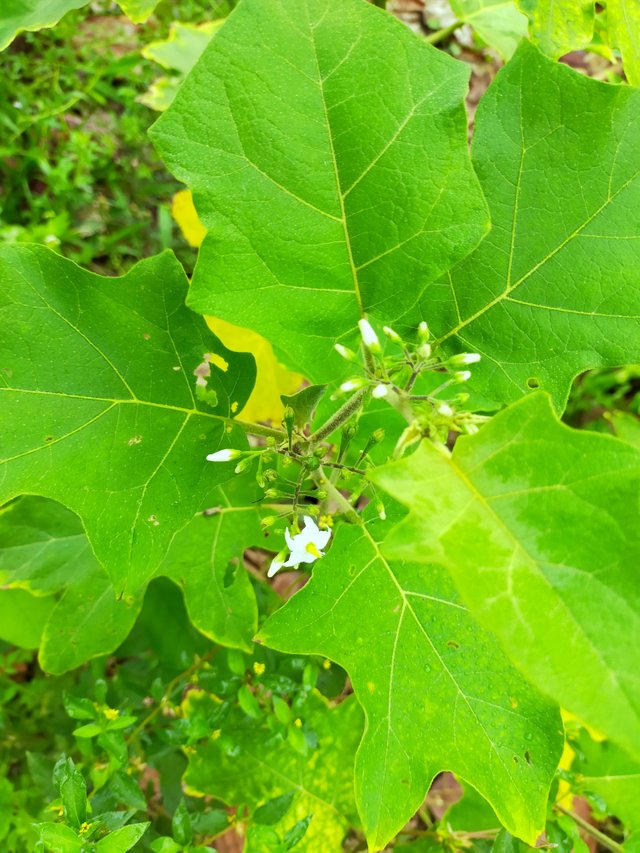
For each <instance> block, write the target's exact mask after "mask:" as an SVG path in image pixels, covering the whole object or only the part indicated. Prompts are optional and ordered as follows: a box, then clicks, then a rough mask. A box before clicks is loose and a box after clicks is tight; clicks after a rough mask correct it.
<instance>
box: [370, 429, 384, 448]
mask: <svg viewBox="0 0 640 853" xmlns="http://www.w3.org/2000/svg"><path fill="white" fill-rule="evenodd" d="M371 441H372V442H373V443H374V444H380V442H381V441H384V430H383V429H382V427H380V428H379V429H376V430H374V431H373V432H372V433H371Z"/></svg>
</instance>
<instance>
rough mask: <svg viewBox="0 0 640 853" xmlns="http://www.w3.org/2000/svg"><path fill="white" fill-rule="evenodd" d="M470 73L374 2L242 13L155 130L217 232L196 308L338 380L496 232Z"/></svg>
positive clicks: (268, 0)
mask: <svg viewBox="0 0 640 853" xmlns="http://www.w3.org/2000/svg"><path fill="white" fill-rule="evenodd" d="M390 56H394V57H396V58H397V60H396V61H395V62H394V63H393V64H390V63H389V61H388V57H390ZM382 69H384V73H382ZM468 74H469V72H468V69H467V68H465V67H464V66H463V65H462V64H461V63H458V62H456V61H454V60H452V59H451V58H450V57H449V56H447V55H445V54H443V53H440V52H438V51H437V50H435V49H434V48H432V47H431V46H430V45H427V44H425V43H424V42H423V41H421V40H419V39H417V38H416V37H415V35H413V34H412V33H411V32H410V31H409V30H408V29H407V28H406V27H405V26H404V25H402V24H401V23H400V22H399V21H397V20H395V19H394V18H392V17H391V16H390V15H388V14H387V13H385V12H383V11H381V10H380V9H377V8H375V7H373V6H371V5H370V4H367V3H364V2H362V0H242V2H241V3H240V4H239V6H238V7H237V8H236V10H235V11H234V12H233V14H232V15H231V16H230V17H229V19H228V20H227V21H226V23H225V24H224V26H223V27H222V28H221V29H220V31H219V32H218V33H216V35H215V36H214V38H213V39H212V41H211V43H210V44H209V46H208V48H207V49H206V50H205V52H204V53H203V55H202V57H201V58H200V60H199V61H198V63H197V64H196V66H195V67H194V69H193V70H192V71H191V73H190V74H189V76H188V78H187V79H186V80H185V83H184V85H183V86H182V87H181V89H180V91H179V92H178V94H177V96H176V98H175V100H174V102H173V104H172V105H171V107H170V108H169V109H168V110H167V111H166V112H165V113H164V114H163V115H162V116H161V117H160V118H159V119H158V121H157V122H156V124H155V125H154V126H153V128H152V129H151V136H152V139H153V140H154V142H155V144H156V146H157V148H158V150H159V151H160V153H161V155H162V157H163V159H164V160H165V162H166V163H167V165H168V167H169V168H170V169H171V171H172V172H173V173H174V174H175V175H176V176H177V177H178V178H179V179H180V180H182V181H184V182H185V183H186V184H187V185H188V186H189V187H190V188H191V189H192V190H193V192H194V200H195V204H196V208H197V210H198V213H199V215H200V218H201V219H202V222H203V223H204V225H205V226H206V227H207V228H208V230H209V233H208V235H207V237H205V240H204V243H203V245H202V248H201V250H200V255H199V259H198V264H197V267H196V271H195V274H194V279H193V283H192V286H191V290H190V292H189V297H188V301H189V304H190V305H191V306H192V307H193V308H194V309H195V310H197V311H199V312H201V313H203V314H213V315H215V316H217V317H220V318H222V319H224V320H227V321H231V322H233V323H238V324H240V325H243V326H249V327H251V328H252V329H254V330H256V331H258V332H259V333H260V334H262V335H263V336H264V337H266V338H267V339H268V340H270V341H271V343H272V344H273V345H274V347H275V348H276V351H277V353H278V354H280V355H281V356H282V357H283V358H284V360H285V361H286V363H287V364H289V365H290V366H295V367H296V369H299V370H300V371H301V372H302V373H304V375H305V376H307V377H309V378H310V379H311V380H313V381H317V382H322V381H323V380H324V381H326V380H329V379H334V378H335V374H336V372H340V371H343V370H344V366H343V364H342V363H341V361H340V359H339V357H338V356H337V355H336V354H335V353H334V351H333V343H334V342H335V339H336V337H344V336H349V335H355V334H356V324H357V321H358V319H359V317H361V316H362V315H363V314H365V313H370V314H371V315H373V316H377V317H379V318H381V319H383V320H384V321H385V322H388V321H391V320H393V319H394V318H395V317H398V316H399V315H400V314H401V313H403V311H405V310H406V309H407V307H409V306H410V305H412V304H414V303H415V302H416V300H417V298H418V297H419V295H420V293H421V292H422V291H423V290H424V288H425V287H426V285H427V284H428V283H429V282H430V281H433V280H434V279H436V278H437V277H438V276H439V275H441V274H442V273H443V272H444V271H445V270H447V269H448V268H449V267H450V266H451V264H452V263H454V262H455V261H457V260H459V259H460V258H462V257H464V255H466V254H467V253H468V252H469V251H470V250H471V249H472V248H473V247H474V246H475V245H476V244H477V242H478V240H479V239H480V238H481V237H482V235H483V234H484V233H485V231H486V227H487V217H486V208H485V204H484V200H483V198H482V194H481V193H480V190H479V188H478V185H477V180H476V177H475V175H474V173H473V170H472V168H471V164H470V161H469V157H468V152H467V145H466V119H465V110H464V97H465V94H466V91H467V81H468Z"/></svg>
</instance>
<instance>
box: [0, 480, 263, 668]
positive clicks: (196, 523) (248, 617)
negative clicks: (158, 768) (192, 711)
mask: <svg viewBox="0 0 640 853" xmlns="http://www.w3.org/2000/svg"><path fill="white" fill-rule="evenodd" d="M243 480H244V481H243ZM253 491H254V490H253V489H252V488H248V487H247V482H246V478H243V479H236V480H234V481H233V482H232V483H231V484H230V485H229V486H225V487H224V488H223V487H218V489H216V490H215V492H214V495H213V497H214V499H215V506H212V508H211V509H210V510H209V511H208V512H207V514H205V515H198V516H196V517H194V518H193V520H192V521H191V522H190V523H189V524H187V526H186V527H185V528H184V529H183V530H181V531H180V532H179V533H178V534H177V535H176V536H175V538H174V540H173V542H172V543H171V545H170V547H169V549H168V552H167V554H166V557H165V559H164V560H163V561H162V563H161V564H160V566H159V567H158V569H157V571H156V572H155V575H154V576H155V577H158V576H164V577H168V578H171V580H173V581H174V582H175V583H176V584H177V585H178V586H179V587H180V588H181V589H182V591H183V593H184V598H185V604H186V607H187V611H188V613H189V617H190V619H191V621H192V622H193V624H194V625H195V626H196V628H198V630H199V631H201V632H202V633H203V634H205V635H206V636H208V637H210V638H211V639H213V640H214V641H215V642H218V643H222V644H223V645H226V646H231V647H235V648H241V649H244V650H246V651H251V648H252V644H251V639H252V637H253V635H254V633H255V631H256V628H257V624H258V612H257V605H256V599H255V595H254V593H253V589H252V587H251V583H250V581H249V578H248V576H247V573H246V572H245V570H244V568H243V567H242V564H241V558H242V549H243V547H246V546H248V545H250V544H252V543H260V542H261V541H262V540H263V539H264V537H263V534H262V531H261V528H260V523H259V522H260V519H259V515H258V512H257V510H256V509H255V508H254V507H253V506H251V501H252V499H253V498H254V497H255V495H254V494H253ZM232 504H234V505H232ZM0 584H1V585H2V590H0V607H2V606H3V602H4V600H5V599H6V601H7V606H9V605H10V604H12V606H13V608H14V610H16V611H17V612H18V613H19V612H20V610H21V607H22V608H24V607H29V608H30V609H29V611H28V612H29V613H31V614H32V618H30V625H29V631H30V633H28V634H26V635H25V636H28V637H30V638H31V639H30V640H29V641H27V642H24V641H21V640H19V639H14V640H13V642H15V643H16V644H18V645H22V646H27V647H33V648H35V647H37V646H38V644H40V653H39V660H40V664H41V666H42V668H43V669H44V670H45V671H46V672H50V673H60V672H65V671H66V670H69V669H73V668H74V667H76V666H80V664H82V663H84V662H85V661H87V660H89V659H90V658H92V657H96V656H98V655H104V654H109V653H111V652H113V651H114V650H115V649H116V648H117V647H118V646H119V645H120V643H122V642H123V640H124V639H125V638H126V636H127V634H128V633H129V631H130V630H131V628H132V627H133V624H134V622H135V620H136V618H137V616H138V614H139V613H140V609H141V607H142V602H143V597H144V592H145V588H146V584H145V585H144V586H142V587H139V588H137V589H136V590H135V591H134V592H133V593H131V594H129V595H126V596H120V597H116V592H115V590H114V587H113V584H112V583H111V581H110V579H109V577H108V575H107V574H106V572H105V571H104V569H103V568H102V567H101V566H100V564H99V563H98V561H97V560H96V558H95V557H94V555H93V553H92V551H91V548H90V547H89V542H88V540H87V537H86V536H85V534H84V531H83V529H82V524H81V523H80V519H79V518H78V517H77V516H76V515H74V514H73V513H72V512H70V511H69V510H68V509H66V508H65V507H63V506H62V505H60V504H58V503H56V502H55V501H51V500H48V499H47V498H39V497H34V496H26V497H24V498H21V499H20V500H18V501H15V502H13V503H12V504H11V505H10V506H9V507H7V508H6V509H5V510H4V512H2V513H1V514H0ZM18 594H20V595H23V596H25V599H26V601H25V602H24V604H22V603H21V602H20V601H17V602H16V600H15V596H16V595H18ZM11 596H13V603H12V601H11V600H10V597H11ZM35 607H39V611H38V613H39V612H42V617H41V619H40V620H39V628H38V633H37V634H35V633H34V630H35V627H34V625H35V623H38V619H36V618H35V617H36V615H37V614H34V613H33V609H34V608H35ZM24 612H25V611H24V610H23V613H24ZM40 634H41V636H40Z"/></svg>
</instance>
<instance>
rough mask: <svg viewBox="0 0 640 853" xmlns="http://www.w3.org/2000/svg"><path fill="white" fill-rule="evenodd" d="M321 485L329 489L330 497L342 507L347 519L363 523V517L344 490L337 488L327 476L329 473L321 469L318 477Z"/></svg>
mask: <svg viewBox="0 0 640 853" xmlns="http://www.w3.org/2000/svg"><path fill="white" fill-rule="evenodd" d="M317 480H318V483H319V485H321V486H322V488H323V489H326V490H327V494H328V495H329V497H330V498H332V499H333V500H334V501H335V503H336V504H337V505H338V506H339V507H340V509H341V510H342V511H343V512H344V514H345V518H346V519H347V521H350V522H352V523H355V524H362V523H363V522H362V519H361V518H360V516H359V515H358V513H357V512H356V511H355V509H354V508H353V507H352V506H351V504H350V503H349V501H348V500H347V499H346V498H345V496H344V495H343V494H342V492H341V491H340V490H339V489H337V488H336V487H335V486H334V485H333V483H332V482H331V480H330V479H329V478H328V477H327V475H326V474H325V473H324V471H322V469H320V470H319V471H318V477H317Z"/></svg>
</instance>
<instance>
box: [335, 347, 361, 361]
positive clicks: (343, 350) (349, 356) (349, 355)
mask: <svg viewBox="0 0 640 853" xmlns="http://www.w3.org/2000/svg"><path fill="white" fill-rule="evenodd" d="M334 349H335V351H336V352H337V353H338V355H340V356H342V358H344V359H346V360H347V361H355V360H356V358H357V356H356V354H355V352H354V351H353V350H350V349H349V347H343V346H342V344H335V346H334Z"/></svg>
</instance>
